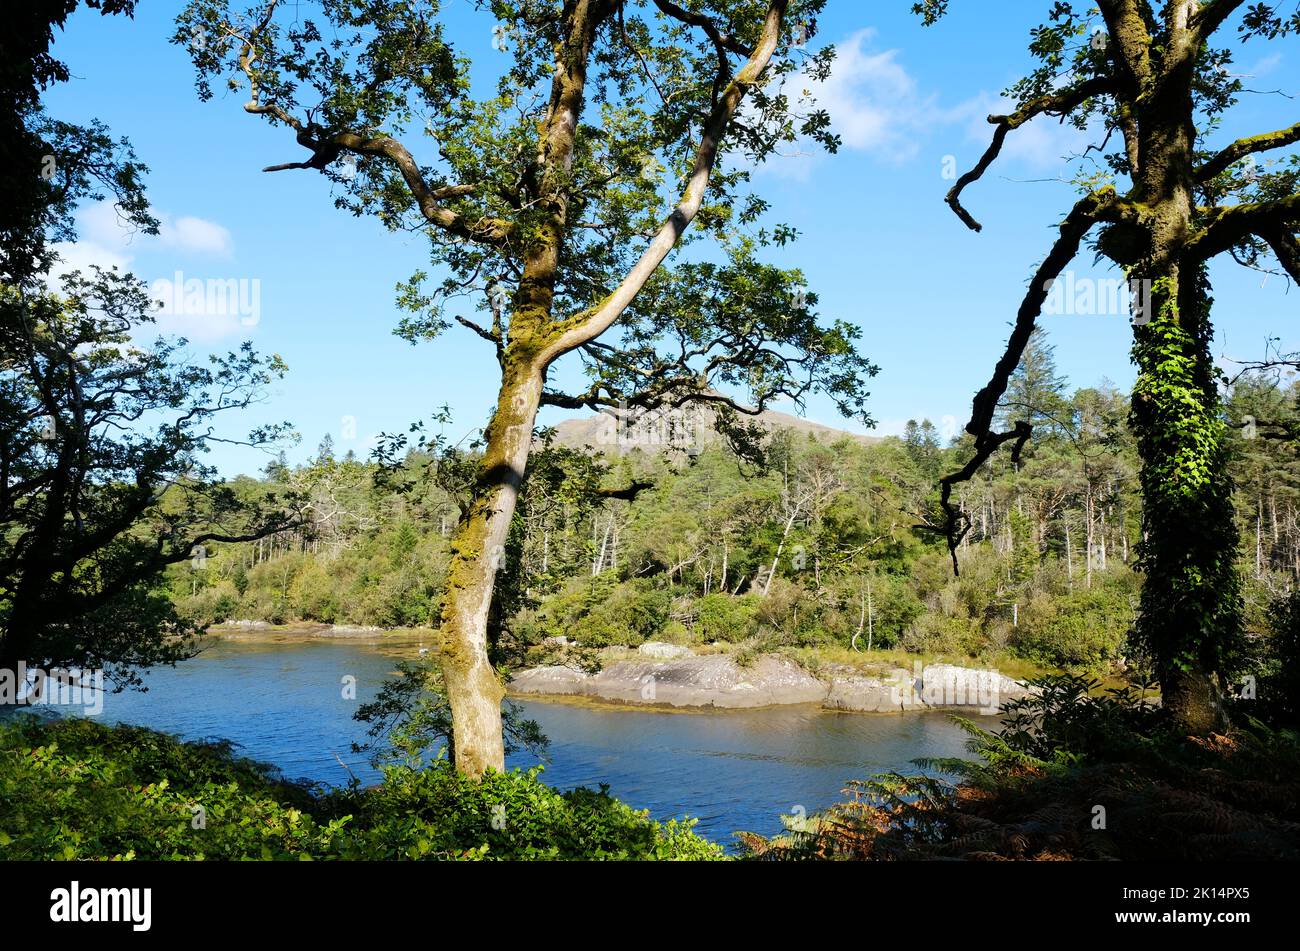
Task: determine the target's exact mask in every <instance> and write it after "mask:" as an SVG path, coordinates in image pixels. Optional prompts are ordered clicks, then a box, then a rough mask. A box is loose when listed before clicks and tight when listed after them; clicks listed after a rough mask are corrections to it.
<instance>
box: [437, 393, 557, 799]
mask: <svg viewBox="0 0 1300 951" xmlns="http://www.w3.org/2000/svg"><path fill="white" fill-rule="evenodd" d="M543 376H544V374H543V373H542V371H541V370H540V369H537V368H533V367H525V368H521V369H519V370H517V371H516V372H514V373H507V374H506V375H505V377H504V379H503V381H502V385H501V390H500V393H499V395H498V397H497V406H496V411H495V413H494V414H493V416H492V421H491V422H490V423H489V424H488V428H487V434H486V435H487V438H486V442H487V447H486V451H485V453H484V456H483V460H482V462H481V463H480V464H479V470H478V477H477V481H476V486H475V493H474V494H475V498H474V501H473V503H472V504H471V505H470V508H469V510H468V512H467V513H466V516H465V518H464V519H463V520H462V522H461V524H460V527H459V529H458V530H457V532H456V536H455V538H454V539H453V540H452V544H451V563H450V565H449V568H448V573H447V593H446V595H445V597H444V601H443V607H442V618H441V625H440V627H439V637H440V645H439V646H440V657H439V660H440V662H441V664H442V673H443V685H444V689H445V690H446V692H447V700H448V702H449V703H450V705H451V715H452V722H453V723H454V724H455V729H454V731H453V733H454V735H453V749H452V760H453V762H454V763H455V765H456V768H457V769H458V770H459V771H460V772H462V773H464V774H465V775H467V776H471V777H473V778H476V779H477V778H479V777H481V776H482V775H483V774H484V773H485V772H487V770H489V769H493V770H498V771H500V770H504V769H505V744H504V739H503V736H502V727H501V700H502V699H503V698H504V696H505V689H504V688H503V687H502V685H501V680H500V678H499V677H498V676H497V673H496V671H495V670H494V669H493V667H492V663H491V660H490V659H489V657H488V637H487V632H488V614H489V612H490V610H491V607H492V594H493V589H494V588H495V585H496V574H497V572H498V571H499V570H500V569H501V568H502V567H503V566H504V563H505V551H506V548H505V546H506V539H507V537H508V535H509V533H510V522H511V520H512V519H513V517H514V513H515V507H516V505H517V504H518V501H519V490H520V486H521V485H522V484H523V478H524V470H525V467H526V466H527V463H528V452H529V449H530V446H531V442H532V434H533V424H534V422H535V420H536V418H537V408H538V405H539V403H540V400H541V395H542V382H543Z"/></svg>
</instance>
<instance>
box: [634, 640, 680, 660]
mask: <svg viewBox="0 0 1300 951" xmlns="http://www.w3.org/2000/svg"><path fill="white" fill-rule="evenodd" d="M636 652H637V653H638V654H644V655H645V656H646V657H653V658H655V659H656V660H677V659H678V658H679V657H690V656H691V649H690V648H689V647H679V646H678V645H676V644H665V643H663V642H662V641H646V642H645V643H644V644H642V645H641V646H640V647H638V648H637V649H636Z"/></svg>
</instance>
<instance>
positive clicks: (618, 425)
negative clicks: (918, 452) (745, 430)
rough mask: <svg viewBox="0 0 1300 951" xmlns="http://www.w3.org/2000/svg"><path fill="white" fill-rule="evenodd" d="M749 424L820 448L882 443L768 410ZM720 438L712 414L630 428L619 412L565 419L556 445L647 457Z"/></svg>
mask: <svg viewBox="0 0 1300 951" xmlns="http://www.w3.org/2000/svg"><path fill="white" fill-rule="evenodd" d="M743 419H744V420H745V421H747V422H757V423H759V424H760V425H762V426H763V427H764V428H765V429H767V430H769V431H771V432H779V431H781V430H791V431H793V432H795V433H798V434H800V435H811V436H812V437H813V438H814V439H817V440H819V441H822V442H827V443H831V442H835V441H836V440H839V439H852V440H854V441H856V442H860V443H864V444H866V445H871V444H873V443H878V442H880V441H881V437H880V436H865V435H862V434H861V433H851V432H846V431H845V430H843V429H836V428H835V427H833V426H825V425H823V424H821V423H815V422H813V421H812V420H809V419H803V418H801V417H799V416H791V415H790V414H789V413H778V412H776V411H775V410H767V411H765V412H763V413H760V414H759V415H758V416H756V417H743ZM720 439H721V437H719V436H718V433H717V431H716V430H715V429H714V427H713V419H712V410H711V409H709V408H708V407H692V408H688V409H684V410H672V411H664V412H659V413H651V414H647V415H646V416H645V417H644V418H642V419H639V420H637V421H636V422H634V423H632V424H631V425H625V424H623V422H622V417H621V416H620V415H619V414H618V412H617V411H614V410H610V411H608V412H604V413H598V414H596V415H594V416H585V417H581V418H578V419H566V420H564V421H563V422H561V423H559V424H558V425H557V426H556V427H555V442H556V443H557V444H558V445H561V446H566V447H568V448H570V449H583V448H590V449H594V450H598V451H604V452H612V453H618V452H623V451H627V450H630V449H641V450H643V451H646V452H653V451H656V450H658V451H661V452H673V451H678V452H681V451H685V452H689V451H692V450H695V451H698V450H699V449H701V448H703V447H705V446H710V445H715V444H717V443H718V442H720Z"/></svg>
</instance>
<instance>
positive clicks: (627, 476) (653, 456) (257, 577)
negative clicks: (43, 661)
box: [169, 332, 1300, 674]
mask: <svg viewBox="0 0 1300 951" xmlns="http://www.w3.org/2000/svg"><path fill="white" fill-rule="evenodd" d="M1052 350H1053V348H1052V345H1051V344H1050V343H1049V342H1048V340H1047V337H1046V335H1045V333H1043V332H1039V334H1037V335H1036V336H1035V339H1034V342H1033V345H1032V346H1031V347H1030V349H1029V351H1028V352H1027V354H1026V357H1025V359H1024V360H1023V361H1022V363H1021V366H1020V368H1019V369H1018V370H1017V371H1016V373H1015V375H1014V376H1013V378H1012V381H1011V386H1010V387H1009V389H1008V394H1007V398H1006V400H1005V401H1004V404H1003V407H1002V409H1001V412H1002V413H1003V414H1004V415H1005V416H1006V417H1008V418H1009V419H1019V418H1028V419H1030V420H1032V422H1033V424H1034V427H1035V433H1036V435H1035V437H1034V439H1033V441H1032V442H1031V444H1030V445H1029V446H1028V447H1027V449H1026V451H1025V452H1024V453H1023V455H1022V458H1021V460H1020V464H1019V465H1017V464H1015V463H1013V462H1012V461H1011V459H1010V456H1009V455H1003V456H998V457H995V458H994V459H991V460H989V461H988V462H987V463H986V464H985V465H984V466H983V468H982V469H981V471H980V473H979V476H978V478H976V479H973V480H971V481H970V482H968V483H965V484H963V485H962V486H960V487H959V491H958V493H957V498H958V499H959V503H960V505H961V506H962V508H963V509H964V510H965V511H966V512H968V513H969V514H970V517H971V520H972V530H971V532H970V533H968V534H967V536H966V537H965V538H964V539H963V541H962V543H961V546H960V549H959V551H958V563H959V565H960V574H954V572H953V569H952V564H951V562H950V560H949V558H948V553H947V551H946V549H945V547H944V545H943V544H942V540H941V539H940V538H939V537H937V534H936V531H935V530H934V526H935V524H936V522H937V520H938V518H939V515H938V513H937V482H938V478H939V476H940V475H941V474H943V473H944V472H947V471H951V470H952V469H953V468H955V463H956V461H957V460H959V459H962V458H965V456H967V455H968V454H969V445H968V443H969V438H963V439H955V440H952V441H951V442H950V444H949V445H943V440H942V438H941V436H940V434H939V432H938V431H937V429H936V428H935V427H934V426H933V425H932V424H931V423H930V422H929V421H928V420H923V421H921V422H919V423H918V422H914V421H913V422H910V423H909V424H908V426H907V428H906V432H905V433H904V434H903V436H901V437H889V438H885V439H880V440H874V441H873V440H864V439H861V438H858V437H853V436H850V435H848V434H844V435H843V437H842V438H838V439H832V438H827V437H825V436H822V435H811V434H801V433H797V432H794V431H791V430H784V431H777V432H774V433H772V434H771V436H770V438H769V440H768V444H767V446H766V447H765V452H764V453H763V457H762V458H761V459H760V460H757V461H755V460H749V459H745V458H742V457H741V456H738V455H737V454H736V453H735V452H733V451H732V450H731V449H730V447H728V446H727V445H725V444H723V443H720V442H718V441H716V440H715V441H714V442H712V443H709V444H705V445H703V446H702V448H699V449H696V450H695V451H693V452H690V453H688V452H686V451H684V450H681V449H678V448H675V447H674V446H673V445H672V444H666V445H659V446H646V447H641V446H634V445H630V446H626V447H618V448H616V449H614V450H611V449H610V447H602V446H599V445H597V446H593V447H590V448H589V449H587V450H586V451H584V449H586V447H574V446H566V445H561V444H560V443H559V442H558V441H557V440H556V438H555V433H554V432H553V431H552V432H543V433H542V434H541V437H542V439H543V440H545V445H544V446H543V447H542V448H540V449H539V450H538V451H537V454H536V456H535V460H536V461H535V464H534V465H533V466H532V467H531V468H530V473H529V477H528V480H527V482H526V483H525V489H524V494H523V500H522V503H521V507H520V510H519V512H518V513H517V515H516V517H515V522H514V527H513V530H512V535H511V540H510V543H509V546H508V548H507V551H506V552H505V554H504V556H503V562H509V568H510V570H509V571H507V572H504V574H503V577H507V578H508V579H509V581H508V582H507V583H503V584H502V586H501V589H500V596H499V599H498V612H497V614H498V617H497V624H496V634H497V647H498V650H499V651H500V652H501V655H502V657H503V658H504V659H513V660H515V661H519V660H522V659H524V658H525V657H528V658H530V659H537V658H538V657H539V656H545V655H546V654H547V653H548V650H547V648H551V647H554V646H555V645H557V644H559V645H563V643H564V641H566V640H572V641H575V642H576V643H577V644H578V645H579V646H582V647H593V648H598V647H605V646H610V645H628V646H635V645H638V644H640V643H642V642H644V641H647V640H664V641H669V642H672V643H678V644H684V645H697V644H703V643H710V642H715V641H722V642H730V643H739V644H744V645H748V646H750V647H753V648H756V649H762V650H772V649H777V648H781V647H822V646H839V647H854V648H856V649H859V650H863V649H869V648H871V647H890V648H900V649H903V650H906V651H909V652H916V653H921V654H927V655H937V654H946V655H953V656H964V657H979V658H984V659H989V660H996V659H997V658H999V657H1005V656H1015V657H1019V658H1023V659H1025V660H1029V661H1033V662H1035V663H1038V664H1041V665H1042V666H1044V667H1050V668H1063V669H1069V670H1081V671H1090V672H1096V673H1104V672H1109V671H1113V670H1116V669H1118V668H1120V667H1132V668H1134V669H1135V671H1136V672H1137V673H1138V674H1141V673H1142V672H1143V658H1142V657H1141V656H1140V655H1139V654H1138V653H1136V652H1135V651H1134V649H1133V648H1132V646H1131V645H1129V644H1127V643H1126V635H1127V634H1128V632H1129V631H1130V629H1131V628H1132V625H1133V620H1134V616H1135V612H1136V610H1137V603H1138V602H1137V598H1138V593H1139V588H1140V585H1141V575H1140V573H1138V572H1137V571H1136V570H1135V568H1134V555H1133V552H1134V549H1135V545H1136V543H1137V541H1138V540H1139V537H1140V532H1141V497H1140V493H1139V492H1138V486H1137V482H1136V476H1135V471H1136V460H1135V456H1134V446H1133V439H1132V435H1131V433H1130V431H1129V428H1128V424H1127V419H1128V413H1129V405H1128V400H1127V398H1126V396H1125V394H1124V393H1122V392H1120V391H1118V390H1116V389H1115V388H1114V387H1112V386H1109V385H1106V384H1103V385H1100V386H1097V387H1090V388H1084V389H1077V390H1074V391H1073V392H1070V391H1069V390H1068V387H1067V384H1066V381H1065V380H1063V379H1062V378H1061V377H1060V375H1059V374H1058V372H1057V370H1056V367H1055V363H1054V360H1053V353H1052ZM1295 396H1296V392H1295V387H1294V385H1293V384H1291V383H1290V382H1286V381H1284V380H1283V379H1282V378H1281V377H1280V376H1275V377H1269V376H1266V375H1264V374H1262V373H1251V374H1246V375H1243V376H1242V378H1241V379H1239V380H1237V381H1236V382H1235V384H1234V386H1233V389H1232V391H1231V396H1230V398H1229V399H1228V400H1227V402H1226V404H1225V411H1226V413H1227V415H1228V417H1229V422H1230V423H1233V424H1234V426H1233V432H1234V433H1236V438H1235V440H1234V456H1233V469H1232V474H1233V476H1234V479H1235V481H1236V484H1237V487H1238V498H1237V511H1238V513H1239V519H1240V521H1241V538H1242V548H1241V552H1240V560H1241V563H1242V568H1243V571H1244V574H1245V575H1246V577H1247V578H1248V579H1249V584H1248V587H1247V591H1248V598H1247V603H1248V605H1249V607H1250V615H1249V616H1250V627H1251V629H1252V630H1253V631H1255V632H1262V631H1264V630H1265V629H1266V627H1267V616H1268V612H1269V610H1270V606H1271V605H1272V604H1273V602H1274V600H1275V599H1276V598H1277V597H1278V596H1279V595H1282V594H1284V593H1286V592H1288V591H1289V590H1290V589H1291V588H1292V587H1293V586H1294V584H1295V582H1296V579H1297V577H1300V520H1298V519H1300V509H1298V508H1297V502H1298V501H1300V498H1298V496H1297V489H1298V488H1300V466H1298V462H1300V460H1297V458H1296V453H1295V447H1294V444H1293V443H1291V442H1288V441H1286V440H1285V439H1281V438H1276V437H1278V436H1280V435H1283V434H1285V433H1286V432H1287V428H1286V427H1287V426H1288V425H1293V424H1294V423H1295V421H1296V420H1297V419H1300V417H1297V411H1296V401H1295ZM1264 421H1267V422H1264ZM643 428H644V427H643ZM1270 436H1271V437H1274V438H1269V437H1270ZM629 442H634V440H629ZM473 457H474V453H473V450H472V449H471V450H450V449H448V450H443V449H437V448H431V449H426V450H423V451H416V450H410V451H407V452H405V453H404V454H403V456H402V458H401V460H400V462H396V463H393V462H389V463H387V464H385V463H384V462H381V461H376V460H375V459H366V460H362V459H358V458H356V457H355V455H354V454H352V453H348V454H347V455H346V456H343V457H341V458H338V457H336V455H335V453H334V451H333V448H332V439H331V438H330V437H328V436H327V437H326V438H325V439H324V440H323V441H322V442H321V444H320V447H319V448H318V450H317V451H316V453H315V456H314V458H313V459H312V461H311V462H310V463H308V464H306V465H301V466H295V467H290V466H288V465H286V464H285V463H284V462H283V460H281V461H278V462H274V463H272V464H271V465H270V466H268V468H267V470H266V473H265V474H264V476H263V478H262V479H260V480H253V479H246V480H243V481H242V482H241V483H239V488H240V491H242V492H246V493H249V494H258V493H265V492H275V493H280V494H281V495H293V496H297V497H300V498H301V499H302V511H301V524H300V526H299V527H296V528H293V529H289V530H285V531H282V532H279V533H277V534H274V535H270V536H268V537H266V538H264V539H260V540H258V541H256V542H250V543H244V544H237V545H225V546H219V545H217V546H210V547H209V548H207V549H206V550H205V552H204V557H203V558H202V559H201V560H200V559H197V558H196V559H191V561H189V562H187V563H184V564H180V565H176V566H173V568H172V569H171V571H170V576H169V586H170V588H169V590H170V594H171V596H172V598H173V599H174V601H175V602H176V604H177V606H178V608H179V609H180V611H181V613H182V615H184V616H186V617H188V618H190V619H192V620H194V621H196V622H198V623H202V624H213V623H220V622H223V621H227V620H241V619H253V620H263V621H268V622H272V623H276V624H281V623H292V622H300V621H309V622H321V623H336V624H349V625H367V626H378V627H383V628H394V627H429V626H432V625H433V624H434V623H435V619H436V616H437V614H436V612H437V604H438V599H439V595H440V591H441V587H442V585H443V584H444V582H445V576H446V566H447V560H448V551H449V535H450V533H451V531H452V528H453V527H454V525H455V524H456V520H457V518H458V516H459V510H460V506H461V505H463V504H464V492H463V488H462V487H461V486H462V485H463V483H461V484H458V483H457V481H456V477H457V473H463V471H464V469H465V466H466V465H467V464H472V461H473ZM627 486H632V487H634V488H633V489H631V490H627V489H626V488H624V487H627ZM620 489H621V491H620ZM618 496H622V497H618ZM505 566H506V565H505V564H503V567H505Z"/></svg>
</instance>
